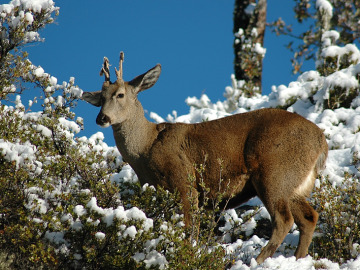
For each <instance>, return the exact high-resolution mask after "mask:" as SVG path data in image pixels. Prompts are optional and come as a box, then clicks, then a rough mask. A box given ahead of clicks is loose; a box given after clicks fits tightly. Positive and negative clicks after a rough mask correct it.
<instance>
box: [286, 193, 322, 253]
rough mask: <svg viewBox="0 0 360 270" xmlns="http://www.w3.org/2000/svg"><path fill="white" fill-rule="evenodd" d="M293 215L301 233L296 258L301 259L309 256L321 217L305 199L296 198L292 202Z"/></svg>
mask: <svg viewBox="0 0 360 270" xmlns="http://www.w3.org/2000/svg"><path fill="white" fill-rule="evenodd" d="M291 213H292V215H293V217H294V220H295V224H296V225H297V226H298V228H299V231H300V239H299V244H298V247H297V249H296V251H295V257H296V259H299V258H303V257H305V256H306V255H307V252H308V248H309V245H310V243H311V241H312V236H313V233H314V230H315V226H316V222H317V220H318V216H319V215H318V213H317V212H316V211H315V210H314V209H313V208H312V207H311V206H310V205H309V203H308V202H307V201H306V199H305V197H295V198H293V199H292V200H291Z"/></svg>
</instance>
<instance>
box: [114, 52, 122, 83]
mask: <svg viewBox="0 0 360 270" xmlns="http://www.w3.org/2000/svg"><path fill="white" fill-rule="evenodd" d="M123 62H124V52H120V62H119V70H117V69H116V68H115V73H116V77H117V80H118V81H122V80H123V67H122V64H123Z"/></svg>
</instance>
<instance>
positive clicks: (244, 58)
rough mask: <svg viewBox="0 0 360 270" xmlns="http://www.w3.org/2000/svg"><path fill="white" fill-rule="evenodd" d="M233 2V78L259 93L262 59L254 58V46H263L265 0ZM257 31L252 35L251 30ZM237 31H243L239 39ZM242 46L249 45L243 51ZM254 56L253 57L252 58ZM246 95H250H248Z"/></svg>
mask: <svg viewBox="0 0 360 270" xmlns="http://www.w3.org/2000/svg"><path fill="white" fill-rule="evenodd" d="M257 2H258V3H257V4H256V1H255V0H235V8H234V29H233V33H234V34H235V41H234V53H235V60H234V72H235V78H236V79H237V80H238V81H239V80H244V81H246V82H247V83H250V84H252V85H253V86H254V87H255V88H254V89H257V90H255V92H260V93H261V73H262V57H260V58H259V57H256V53H257V52H256V51H255V50H254V48H255V44H256V43H260V44H261V46H263V45H264V34H265V26H266V6H267V2H266V0H258V1H257ZM254 28H255V29H256V30H257V35H256V36H255V35H254V31H253V29H254ZM239 29H242V30H243V32H242V33H243V35H242V37H239V35H238V33H239ZM244 45H251V48H252V49H249V50H252V51H251V52H250V54H249V51H248V49H246V50H244V47H246V46H244ZM254 55H255V57H254ZM254 67H255V68H254ZM248 95H252V94H251V93H248Z"/></svg>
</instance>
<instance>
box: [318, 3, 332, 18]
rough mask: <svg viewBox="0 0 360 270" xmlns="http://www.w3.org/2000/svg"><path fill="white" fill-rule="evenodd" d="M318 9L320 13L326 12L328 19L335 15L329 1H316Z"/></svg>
mask: <svg viewBox="0 0 360 270" xmlns="http://www.w3.org/2000/svg"><path fill="white" fill-rule="evenodd" d="M316 8H317V9H318V10H320V12H324V13H325V14H326V15H327V16H328V17H332V15H333V7H332V5H331V4H330V2H329V1H327V0H316Z"/></svg>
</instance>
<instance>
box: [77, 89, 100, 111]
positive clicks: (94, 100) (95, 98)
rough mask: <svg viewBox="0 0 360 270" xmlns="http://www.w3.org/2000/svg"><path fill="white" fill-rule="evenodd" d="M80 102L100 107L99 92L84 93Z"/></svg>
mask: <svg viewBox="0 0 360 270" xmlns="http://www.w3.org/2000/svg"><path fill="white" fill-rule="evenodd" d="M81 99H82V100H85V101H87V102H89V103H90V104H92V105H94V106H96V107H100V106H101V91H96V92H84V93H83V94H82V96H81Z"/></svg>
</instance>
